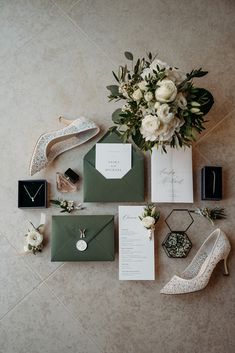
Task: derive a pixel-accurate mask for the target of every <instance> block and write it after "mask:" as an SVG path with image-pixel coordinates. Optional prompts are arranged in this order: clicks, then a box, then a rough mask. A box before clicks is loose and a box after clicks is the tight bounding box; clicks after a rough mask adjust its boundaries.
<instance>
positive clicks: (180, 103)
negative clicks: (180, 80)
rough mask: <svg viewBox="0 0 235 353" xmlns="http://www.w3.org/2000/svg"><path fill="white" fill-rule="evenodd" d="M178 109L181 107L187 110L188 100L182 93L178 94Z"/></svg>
mask: <svg viewBox="0 0 235 353" xmlns="http://www.w3.org/2000/svg"><path fill="white" fill-rule="evenodd" d="M175 101H176V103H177V105H178V107H180V108H181V109H183V110H184V109H186V107H187V100H186V98H185V96H184V95H183V93H182V92H180V93H178V94H177V96H176V99H175Z"/></svg>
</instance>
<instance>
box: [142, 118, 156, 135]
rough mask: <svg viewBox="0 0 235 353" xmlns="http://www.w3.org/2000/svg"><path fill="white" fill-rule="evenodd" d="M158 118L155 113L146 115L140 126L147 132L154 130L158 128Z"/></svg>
mask: <svg viewBox="0 0 235 353" xmlns="http://www.w3.org/2000/svg"><path fill="white" fill-rule="evenodd" d="M159 125H160V120H159V119H158V117H157V116H156V115H146V117H145V118H144V119H143V120H142V124H141V127H142V128H143V129H144V130H145V131H148V132H154V131H155V130H156V129H158V128H159Z"/></svg>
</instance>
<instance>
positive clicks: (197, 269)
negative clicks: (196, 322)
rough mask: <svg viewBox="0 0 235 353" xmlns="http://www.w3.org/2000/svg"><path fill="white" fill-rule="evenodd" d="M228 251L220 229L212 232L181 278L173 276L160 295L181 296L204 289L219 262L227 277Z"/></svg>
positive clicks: (228, 247)
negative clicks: (222, 262) (222, 264)
mask: <svg viewBox="0 0 235 353" xmlns="http://www.w3.org/2000/svg"><path fill="white" fill-rule="evenodd" d="M230 250H231V246H230V243H229V240H228V238H227V236H226V235H225V233H224V232H223V231H222V230H221V229H216V230H214V231H213V232H212V233H211V234H210V235H209V237H208V238H207V239H206V240H205V241H204V243H203V244H202V246H201V247H200V249H199V250H198V252H197V254H196V256H195V257H194V258H193V260H192V262H191V263H190V264H189V266H188V267H187V268H186V269H185V270H184V272H183V273H182V274H181V276H173V277H172V279H171V280H170V281H169V282H168V283H167V284H166V285H165V286H164V287H163V288H162V290H161V293H162V294H183V293H191V292H196V291H199V290H201V289H203V288H205V287H206V285H207V284H208V282H209V279H210V277H211V274H212V272H213V270H214V268H215V267H216V265H217V264H218V262H220V261H221V260H223V261H224V274H225V275H228V274H229V272H228V267H227V258H228V255H229V252H230Z"/></svg>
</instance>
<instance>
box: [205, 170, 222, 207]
mask: <svg viewBox="0 0 235 353" xmlns="http://www.w3.org/2000/svg"><path fill="white" fill-rule="evenodd" d="M201 199H202V200H214V201H219V200H221V199H222V167H213V166H209V167H204V168H202V170H201Z"/></svg>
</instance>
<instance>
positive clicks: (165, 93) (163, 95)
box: [155, 79, 177, 103]
mask: <svg viewBox="0 0 235 353" xmlns="http://www.w3.org/2000/svg"><path fill="white" fill-rule="evenodd" d="M157 84H158V86H159V87H158V88H157V89H156V91H155V97H156V100H157V101H159V102H161V103H167V102H172V101H173V100H174V99H175V97H176V95H177V88H176V86H175V84H174V82H172V81H171V80H167V79H164V80H162V81H158V83H157Z"/></svg>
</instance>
